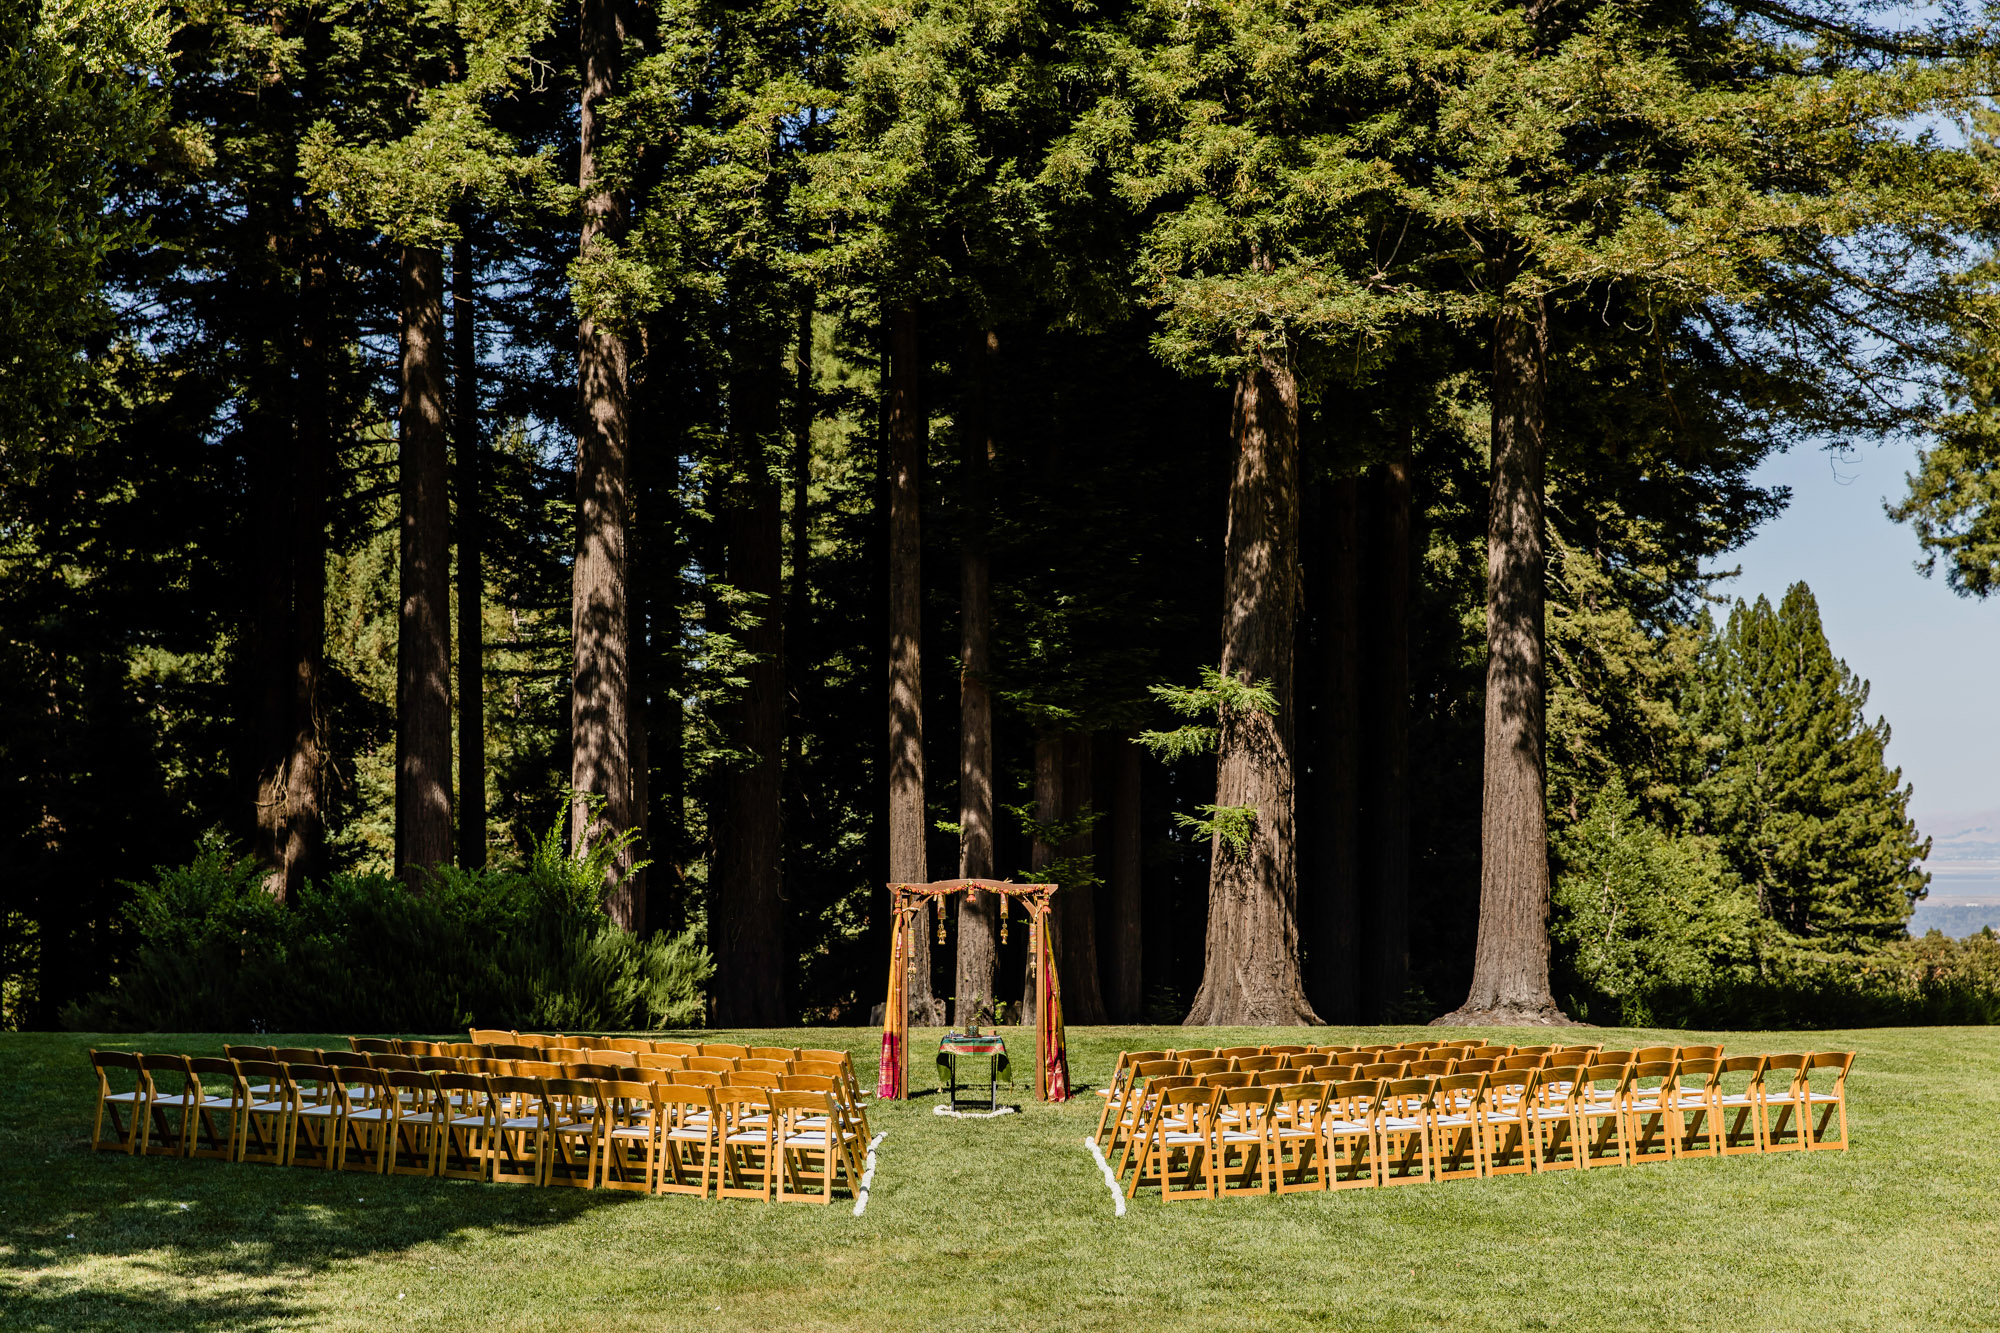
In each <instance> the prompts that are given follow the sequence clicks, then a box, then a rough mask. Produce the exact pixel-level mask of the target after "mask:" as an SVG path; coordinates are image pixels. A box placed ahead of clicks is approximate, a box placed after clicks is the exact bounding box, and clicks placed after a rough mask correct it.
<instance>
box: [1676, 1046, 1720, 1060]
mask: <svg viewBox="0 0 2000 1333" xmlns="http://www.w3.org/2000/svg"><path fill="white" fill-rule="evenodd" d="M1674 1058H1675V1059H1676V1060H1720V1059H1721V1058H1722V1048H1721V1047H1720V1046H1680V1047H1676V1048H1675V1050H1674Z"/></svg>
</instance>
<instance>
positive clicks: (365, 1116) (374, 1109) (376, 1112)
mask: <svg viewBox="0 0 2000 1333" xmlns="http://www.w3.org/2000/svg"><path fill="white" fill-rule="evenodd" d="M391 1114H392V1112H390V1111H388V1110H387V1109H385V1108H383V1107H380V1106H367V1107H363V1108H362V1109H361V1110H359V1111H349V1112H348V1113H347V1118H348V1119H349V1120H387V1119H388V1118H389V1117H390V1115H391Z"/></svg>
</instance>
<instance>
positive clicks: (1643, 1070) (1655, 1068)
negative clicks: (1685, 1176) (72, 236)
mask: <svg viewBox="0 0 2000 1333" xmlns="http://www.w3.org/2000/svg"><path fill="white" fill-rule="evenodd" d="M1666 1049H1669V1050H1671V1049H1672V1048H1671V1047H1668V1048H1666ZM1678 1068H1679V1064H1678V1063H1677V1062H1676V1061H1675V1060H1674V1059H1673V1058H1672V1057H1671V1056H1670V1057H1668V1058H1666V1059H1663V1060H1641V1061H1639V1062H1637V1063H1636V1064H1634V1065H1633V1066H1632V1074H1631V1080H1630V1082H1629V1083H1628V1085H1627V1087H1626V1090H1625V1114H1626V1120H1625V1137H1626V1143H1627V1144H1628V1145H1629V1148H1630V1151H1629V1152H1628V1153H1627V1155H1626V1161H1627V1163H1628V1164H1629V1165H1632V1166H1643V1165H1645V1164H1646V1163H1648V1162H1671V1161H1672V1160H1673V1159H1674V1155H1675V1154H1674V1129H1673V1107H1672V1105H1671V1102H1672V1099H1673V1093H1674V1071H1675V1070H1676V1069H1678Z"/></svg>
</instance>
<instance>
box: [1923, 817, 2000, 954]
mask: <svg viewBox="0 0 2000 1333" xmlns="http://www.w3.org/2000/svg"><path fill="white" fill-rule="evenodd" d="M1919 826H1920V827H1921V828H1922V830H1923V831H1924V832H1925V833H1927V834H1929V835H1930V838H1931V854H1930V859H1929V860H1927V861H1925V862H1924V868H1925V869H1926V870H1928V871H1930V872H1931V892H1930V896H1929V897H1928V898H1926V899H1925V900H1924V901H1923V902H1921V903H1918V904H1917V910H1916V913H1915V915H1913V916H1912V917H1911V918H1910V933H1911V934H1912V935H1922V934H1924V933H1926V932H1928V931H1932V930H1941V931H1943V932H1944V933H1945V934H1947V935H1950V936H1951V937H1952V938H1954V939H1963V938H1964V937H1965V936H1967V935H1976V934H1978V933H1979V931H1980V930H1982V929H1983V928H1985V927H1987V926H1991V927H1993V928H1994V929H1995V930H2000V810H1974V811H1971V812H1968V813H1965V814H1957V815H1940V816H1937V817H1935V818H1931V819H1925V820H1920V821H1919Z"/></svg>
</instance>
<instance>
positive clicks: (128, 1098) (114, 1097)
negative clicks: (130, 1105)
mask: <svg viewBox="0 0 2000 1333" xmlns="http://www.w3.org/2000/svg"><path fill="white" fill-rule="evenodd" d="M104 1100H105V1101H107V1102H142V1101H144V1100H146V1094H145V1093H143V1092H114V1093H112V1094H110V1095H109V1096H107V1097H106V1098H105V1099H104Z"/></svg>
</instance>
